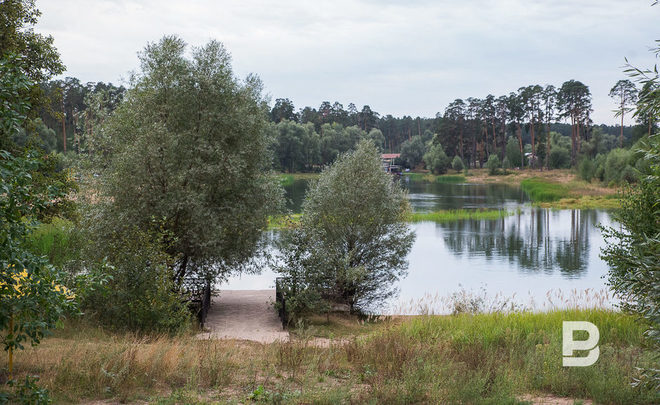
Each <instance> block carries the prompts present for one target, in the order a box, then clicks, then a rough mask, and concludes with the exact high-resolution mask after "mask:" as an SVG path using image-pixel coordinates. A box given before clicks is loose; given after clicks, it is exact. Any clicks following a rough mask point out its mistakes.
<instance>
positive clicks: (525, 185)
mask: <svg viewBox="0 0 660 405" xmlns="http://www.w3.org/2000/svg"><path fill="white" fill-rule="evenodd" d="M520 188H521V189H522V190H523V191H524V192H525V193H527V195H528V196H529V198H530V199H531V200H532V201H534V202H553V201H557V200H559V199H561V198H566V197H570V196H572V192H571V190H570V189H569V187H568V186H566V185H564V184H560V183H554V182H551V181H548V180H545V179H540V178H536V177H535V178H531V179H525V180H523V181H521V182H520Z"/></svg>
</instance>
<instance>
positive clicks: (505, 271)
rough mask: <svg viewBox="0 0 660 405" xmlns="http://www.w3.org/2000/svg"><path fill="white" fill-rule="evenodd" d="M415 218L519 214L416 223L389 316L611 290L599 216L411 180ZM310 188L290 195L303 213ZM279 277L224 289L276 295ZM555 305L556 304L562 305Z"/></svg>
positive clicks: (519, 195) (489, 190)
mask: <svg viewBox="0 0 660 405" xmlns="http://www.w3.org/2000/svg"><path fill="white" fill-rule="evenodd" d="M405 180H407V179H405V178H404V179H403V180H402V183H403V185H404V187H405V188H406V189H407V190H408V197H409V199H410V202H411V206H412V208H413V210H415V211H433V210H440V209H479V208H492V209H506V210H509V211H513V212H515V214H514V215H512V216H509V217H506V218H502V219H499V220H494V221H487V220H462V221H456V222H449V223H441V224H436V223H433V222H421V223H417V224H413V225H412V227H413V229H414V230H415V233H416V240H415V244H414V245H413V248H412V250H411V252H410V254H409V256H408V260H409V264H410V265H409V269H408V275H407V276H406V277H405V278H403V279H402V280H400V281H399V283H398V288H399V290H400V293H399V296H398V297H397V298H396V299H394V300H392V301H391V302H390V303H388V305H387V308H389V309H388V310H389V311H390V312H416V311H418V309H416V308H417V307H418V302H419V301H422V302H423V303H427V304H431V307H432V308H431V309H432V310H434V311H436V312H443V308H440V307H441V305H440V303H439V302H436V298H437V297H446V296H448V295H450V294H451V293H453V292H456V291H459V290H460V289H465V290H468V291H474V292H475V293H480V294H481V292H482V291H483V290H484V289H485V291H486V294H488V296H491V297H492V296H495V295H496V294H501V295H504V296H508V297H510V296H514V295H515V298H514V300H515V301H516V302H518V303H521V304H525V305H528V306H529V305H534V306H535V307H536V308H543V307H544V303H545V305H547V304H548V300H547V298H546V294H547V293H548V292H549V291H551V293H552V294H558V291H562V292H563V294H565V295H566V294H569V293H570V292H571V291H572V290H585V289H587V288H589V289H593V290H596V291H599V290H605V289H606V286H605V280H604V279H603V276H604V275H605V274H606V273H607V265H606V264H605V263H604V262H603V261H602V260H601V259H600V258H599V257H598V255H599V253H600V248H601V247H603V245H604V241H603V238H602V236H601V232H600V230H599V229H598V228H597V225H598V224H603V225H610V224H611V219H610V216H609V215H608V213H607V212H605V211H601V210H549V209H543V208H533V207H530V206H529V204H526V203H528V199H527V197H526V195H525V194H524V193H523V192H522V191H521V190H520V189H519V188H517V187H511V186H507V185H503V184H483V185H479V184H439V183H430V182H425V181H415V182H411V181H405ZM305 190H306V182H305V181H296V182H294V184H293V185H292V186H290V187H288V188H287V196H288V198H289V202H288V207H289V209H290V210H292V211H293V212H296V211H299V210H300V205H301V203H302V199H303V197H304V193H305ZM274 279H275V274H274V273H273V272H272V271H271V270H269V269H266V270H264V271H263V272H262V274H260V275H244V276H241V277H233V278H231V279H230V280H229V283H228V284H227V285H225V286H223V288H227V289H262V288H273V285H274ZM558 301H559V299H557V298H555V299H554V301H553V302H555V303H557V302H558Z"/></svg>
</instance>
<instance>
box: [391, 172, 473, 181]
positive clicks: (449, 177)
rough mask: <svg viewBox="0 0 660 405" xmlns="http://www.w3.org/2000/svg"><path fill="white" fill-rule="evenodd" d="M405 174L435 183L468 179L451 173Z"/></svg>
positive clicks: (410, 177) (411, 177)
mask: <svg viewBox="0 0 660 405" xmlns="http://www.w3.org/2000/svg"><path fill="white" fill-rule="evenodd" d="M404 176H406V177H408V178H409V179H410V180H413V181H430V182H434V183H465V182H466V181H467V180H466V178H465V176H461V175H451V174H441V175H435V174H431V173H404Z"/></svg>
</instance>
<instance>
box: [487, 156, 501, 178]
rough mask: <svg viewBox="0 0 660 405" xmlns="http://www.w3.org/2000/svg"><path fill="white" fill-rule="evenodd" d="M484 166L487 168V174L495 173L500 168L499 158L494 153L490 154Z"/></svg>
mask: <svg viewBox="0 0 660 405" xmlns="http://www.w3.org/2000/svg"><path fill="white" fill-rule="evenodd" d="M486 167H487V168H488V174H490V175H491V176H492V175H495V174H497V172H498V171H499V168H500V158H498V157H497V155H496V154H494V153H493V154H491V155H490V156H489V157H488V161H487V162H486Z"/></svg>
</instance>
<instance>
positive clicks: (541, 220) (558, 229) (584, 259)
mask: <svg viewBox="0 0 660 405" xmlns="http://www.w3.org/2000/svg"><path fill="white" fill-rule="evenodd" d="M609 222H610V221H609V216H608V215H607V214H606V213H605V212H599V211H595V210H590V211H586V210H585V211H580V210H563V211H552V210H548V209H541V208H537V209H526V210H522V211H519V212H518V213H516V214H515V215H513V216H510V217H506V218H502V219H499V220H495V221H486V220H463V221H457V222H449V223H443V224H437V225H436V227H437V228H438V230H439V231H440V232H441V235H442V238H443V240H444V242H445V246H447V248H448V249H449V251H451V252H452V253H453V254H454V255H457V256H466V257H474V256H483V257H484V258H485V259H486V260H487V261H491V260H500V261H501V260H506V261H508V262H509V263H511V265H513V266H516V267H517V269H518V270H519V271H521V272H525V273H551V272H554V271H559V272H560V273H561V274H562V275H564V276H565V277H566V278H577V277H580V276H581V275H582V274H584V272H585V271H587V268H588V264H589V255H588V253H589V250H590V234H591V233H594V232H598V229H597V228H596V225H597V224H599V223H605V224H609Z"/></svg>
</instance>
